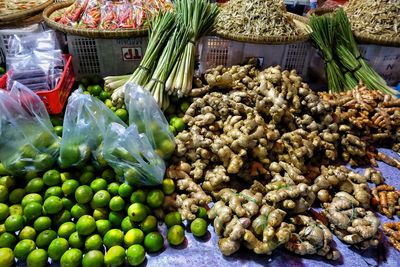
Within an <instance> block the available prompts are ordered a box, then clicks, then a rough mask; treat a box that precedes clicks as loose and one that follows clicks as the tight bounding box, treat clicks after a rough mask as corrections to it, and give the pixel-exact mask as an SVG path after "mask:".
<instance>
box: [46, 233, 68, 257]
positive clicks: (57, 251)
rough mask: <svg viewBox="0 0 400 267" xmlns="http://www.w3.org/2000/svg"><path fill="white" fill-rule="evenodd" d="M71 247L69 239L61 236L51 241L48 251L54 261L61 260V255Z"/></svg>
mask: <svg viewBox="0 0 400 267" xmlns="http://www.w3.org/2000/svg"><path fill="white" fill-rule="evenodd" d="M68 249H69V244H68V241H67V239H65V238H62V237H59V238H56V239H54V240H53V241H51V243H50V245H49V247H48V249H47V252H48V253H49V257H50V258H51V259H52V260H53V261H59V260H60V259H61V256H62V255H63V254H64V253H65V251H67V250H68Z"/></svg>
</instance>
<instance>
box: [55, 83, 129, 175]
mask: <svg viewBox="0 0 400 267" xmlns="http://www.w3.org/2000/svg"><path fill="white" fill-rule="evenodd" d="M111 122H116V123H119V124H121V125H124V126H126V125H125V123H124V122H123V121H122V120H120V119H119V118H118V117H117V116H116V115H115V114H114V112H112V111H111V110H110V109H109V108H108V107H107V106H106V105H104V103H103V102H101V101H100V100H98V99H97V98H95V97H92V96H90V95H87V94H84V93H82V90H81V89H80V90H77V91H75V92H74V93H72V95H71V96H70V97H69V99H68V104H67V108H66V110H65V116H64V124H63V133H62V141H61V149H60V158H59V164H60V166H61V167H63V168H67V167H76V166H80V165H81V164H84V163H85V162H87V161H88V160H89V159H90V158H91V157H92V156H94V154H95V153H96V150H97V149H98V147H99V146H100V144H101V142H102V141H103V136H104V134H105V131H106V127H107V125H109V124H110V123H111Z"/></svg>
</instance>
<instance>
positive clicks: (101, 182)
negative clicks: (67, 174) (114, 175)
mask: <svg viewBox="0 0 400 267" xmlns="http://www.w3.org/2000/svg"><path fill="white" fill-rule="evenodd" d="M90 188H92V190H93V192H98V191H100V190H106V189H107V181H106V180H105V179H103V178H97V179H94V180H93V181H92V182H91V183H90Z"/></svg>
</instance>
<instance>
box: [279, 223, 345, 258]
mask: <svg viewBox="0 0 400 267" xmlns="http://www.w3.org/2000/svg"><path fill="white" fill-rule="evenodd" d="M290 221H291V223H293V224H294V225H295V226H296V231H295V232H293V233H292V234H291V236H290V239H289V241H288V242H287V243H286V244H285V248H286V249H287V250H289V251H291V252H293V253H296V254H299V255H313V254H317V255H320V256H324V257H326V258H327V259H329V260H337V259H338V258H339V257H340V253H339V251H337V250H336V249H334V248H332V247H331V246H330V243H331V241H332V240H333V236H332V233H331V232H330V231H329V229H328V228H327V227H326V226H325V225H324V224H323V223H322V222H321V221H319V220H314V219H313V218H312V217H309V216H306V215H296V216H295V217H292V218H290Z"/></svg>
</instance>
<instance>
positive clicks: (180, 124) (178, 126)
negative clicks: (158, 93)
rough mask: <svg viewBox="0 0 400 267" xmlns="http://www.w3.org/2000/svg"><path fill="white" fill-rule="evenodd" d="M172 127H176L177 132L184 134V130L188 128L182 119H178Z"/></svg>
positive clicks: (172, 123) (173, 122)
mask: <svg viewBox="0 0 400 267" xmlns="http://www.w3.org/2000/svg"><path fill="white" fill-rule="evenodd" d="M171 125H172V126H174V128H175V129H176V131H177V132H182V131H183V130H185V127H186V125H185V123H184V122H183V119H182V118H176V119H175V120H174V121H172V122H171Z"/></svg>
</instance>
